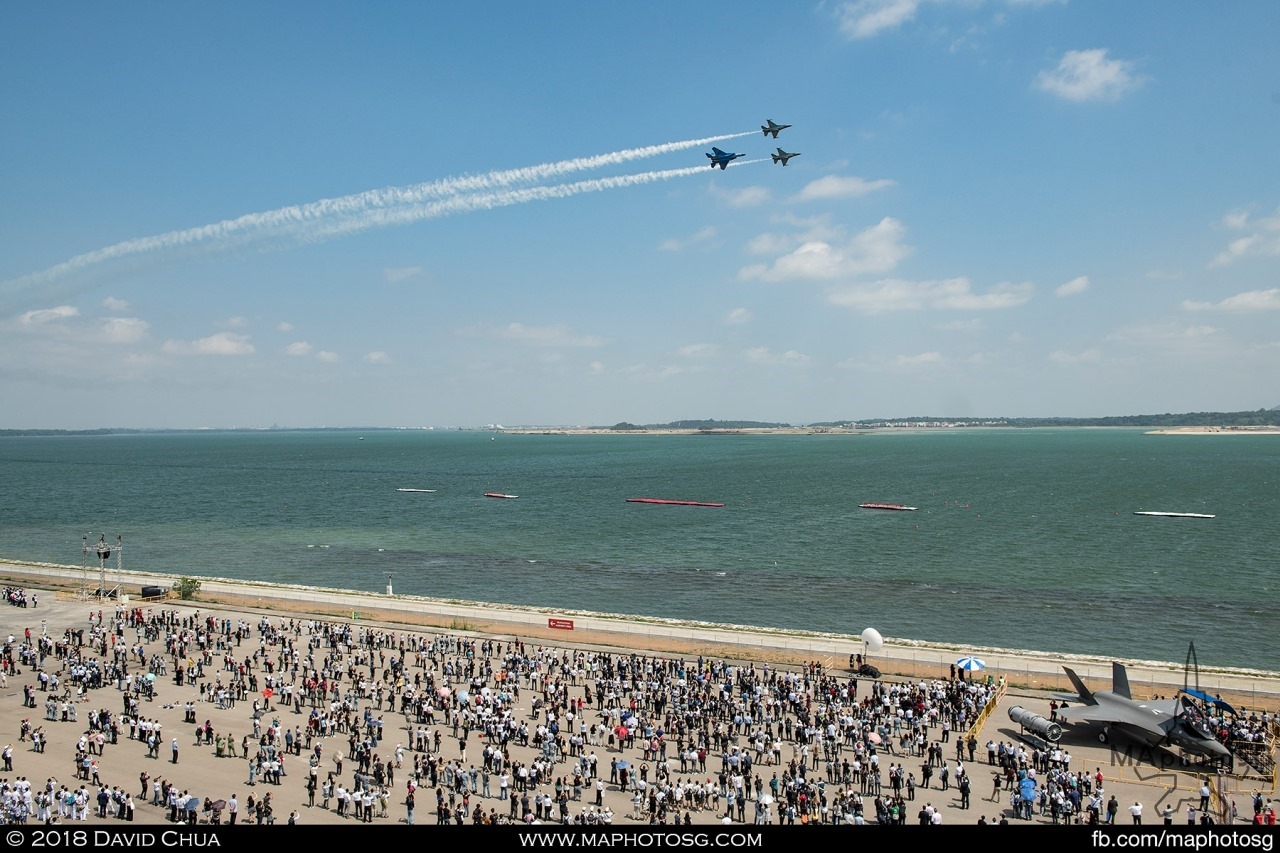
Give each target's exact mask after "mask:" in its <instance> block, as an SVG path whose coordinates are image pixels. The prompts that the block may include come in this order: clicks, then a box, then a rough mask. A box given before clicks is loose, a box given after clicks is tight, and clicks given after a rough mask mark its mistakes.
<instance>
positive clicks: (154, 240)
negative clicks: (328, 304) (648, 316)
mask: <svg viewBox="0 0 1280 853" xmlns="http://www.w3.org/2000/svg"><path fill="white" fill-rule="evenodd" d="M752 133H753V132H752V131H748V132H743V133H731V134H723V135H720V136H709V137H705V138H702V139H688V140H684V141H682V142H667V143H664V144H662V145H648V146H644V147H641V148H629V149H625V150H623V151H615V152H612V153H609V154H597V155H595V156H592V157H578V158H574V159H571V160H560V161H558V162H554V163H544V164H541V165H537V166H526V167H523V168H519V169H506V170H498V171H492V172H488V173H486V174H483V175H475V176H460V177H454V178H445V179H442V180H439V181H430V182H427V183H422V184H414V185H410V186H407V187H388V188H384V189H378V190H368V191H366V192H362V193H355V194H353V195H348V196H342V197H340V198H333V199H321V200H320V201H315V202H311V203H309V204H303V205H290V206H289V207H282V208H279V209H276V210H269V211H264V212H261V213H249V214H245V215H244V216H239V217H236V218H235V219H225V220H223V221H221V222H215V223H211V224H209V225H201V226H199V227H196V228H186V229H182V230H179V231H169V232H167V233H164V234H158V235H155V236H152V237H140V238H135V239H132V240H125V241H123V242H120V243H115V244H113V245H111V246H106V247H104V248H101V249H96V250H94V251H92V252H85V253H84V254H80V255H76V256H75V257H72V258H70V259H69V260H66V261H63V262H62V263H60V264H55V265H54V266H51V267H49V268H47V269H44V270H41V271H40V272H37V273H32V274H30V275H27V276H23V277H21V278H17V279H12V280H10V281H8V282H5V283H4V284H3V285H0V293H11V292H16V291H19V290H23V289H26V288H29V287H32V286H37V285H41V284H47V283H50V282H53V281H56V280H58V279H60V278H63V277H64V276H68V275H71V274H72V273H75V272H79V271H81V270H84V269H87V268H90V267H93V266H96V265H98V264H102V263H105V262H107V261H111V260H116V259H120V258H128V257H133V256H137V255H143V254H148V253H151V252H156V251H160V250H164V249H180V248H186V247H190V246H196V245H202V244H205V245H208V244H221V243H224V242H229V243H231V244H239V243H242V242H244V241H246V240H252V239H254V238H257V237H263V236H270V235H271V234H275V233H281V232H296V231H297V230H299V227H300V226H302V228H301V230H302V231H304V232H306V231H308V230H309V229H307V228H306V227H305V226H306V225H307V224H308V223H319V224H322V223H324V222H326V221H329V220H332V219H335V218H336V219H338V220H339V221H342V220H345V219H348V218H352V217H356V218H358V217H360V216H361V215H362V214H365V213H368V212H370V211H374V210H379V209H389V208H393V207H396V206H402V205H411V206H417V205H421V204H422V203H423V202H425V201H428V200H430V199H440V198H448V197H451V196H457V195H458V194H459V193H472V192H476V191H479V190H485V189H491V188H494V187H507V186H512V185H515V184H522V183H533V182H536V181H541V180H546V179H548V178H555V177H560V176H562V175H566V174H570V173H573V172H578V171H584V170H587V169H595V168H599V167H601V166H607V165H616V164H620V163H626V162H629V161H632V160H638V159H642V158H646V157H655V156H658V155H660V154H667V153H671V152H674V151H683V150H687V149H689V148H696V147H699V146H703V145H710V144H712V143H715V142H723V141H724V140H727V139H736V138H738V137H742V136H750V135H751V134H752ZM676 171H680V170H676ZM368 227H374V226H372V225H371V226H368ZM357 230H365V229H364V228H360V229H357ZM314 231H315V233H324V232H325V229H324V228H323V227H322V226H321V227H317V228H316V229H314ZM334 233H343V231H342V229H335V231H334Z"/></svg>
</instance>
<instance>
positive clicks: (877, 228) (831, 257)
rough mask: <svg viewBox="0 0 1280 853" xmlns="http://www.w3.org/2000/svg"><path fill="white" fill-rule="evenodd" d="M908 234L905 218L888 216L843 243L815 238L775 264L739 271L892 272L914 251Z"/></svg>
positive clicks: (749, 274) (822, 276) (785, 277)
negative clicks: (898, 218) (908, 243)
mask: <svg viewBox="0 0 1280 853" xmlns="http://www.w3.org/2000/svg"><path fill="white" fill-rule="evenodd" d="M905 234H906V228H905V227H904V226H903V224H902V223H901V222H899V221H898V220H896V219H894V218H892V217H885V218H884V219H882V220H880V222H879V223H878V224H876V225H873V226H872V227H870V228H867V229H865V230H864V231H860V232H859V233H858V234H857V235H855V236H854V238H853V239H852V240H850V241H848V242H847V243H846V244H844V245H843V246H838V245H832V244H831V243H828V242H826V241H823V240H811V241H809V242H807V243H805V244H804V245H802V246H800V247H799V248H798V249H796V250H795V251H794V252H791V253H790V254H787V255H783V256H782V257H780V258H778V259H777V260H776V261H774V263H773V266H772V267H770V266H766V265H764V264H757V265H753V266H749V267H746V268H744V269H742V270H741V271H740V272H739V273H738V275H739V277H741V278H744V279H752V278H759V279H762V280H764V281H795V280H810V281H826V280H831V279H837V278H849V277H853V276H858V275H864V274H866V273H882V272H888V271H889V270H891V269H893V268H894V267H896V266H897V265H898V263H899V262H900V261H901V260H902V259H903V258H905V257H906V256H907V255H908V254H910V253H911V248H910V247H909V246H907V245H905V244H904V243H903V242H902V241H903V237H904V236H905Z"/></svg>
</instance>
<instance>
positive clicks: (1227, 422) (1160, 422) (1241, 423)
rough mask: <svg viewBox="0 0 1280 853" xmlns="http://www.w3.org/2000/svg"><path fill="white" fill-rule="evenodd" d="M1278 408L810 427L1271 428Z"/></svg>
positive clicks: (917, 419) (896, 420)
mask: <svg viewBox="0 0 1280 853" xmlns="http://www.w3.org/2000/svg"><path fill="white" fill-rule="evenodd" d="M1277 412H1280V406H1277V407H1276V408H1273V409H1258V410H1257V411H1254V412H1184V413H1182V414H1171V413H1168V412H1166V413H1165V414H1162V415H1114V416H1111V417H1105V418H955V417H937V416H929V417H915V418H861V419H859V420H856V421H831V422H828V423H823V424H810V426H829V427H837V426H845V427H847V426H873V425H875V426H892V425H902V426H906V425H908V424H921V423H928V424H939V425H942V424H970V425H974V426H977V425H983V426H1009V427H1045V426H1059V427H1065V426H1092V427H1159V428H1165V427H1210V426H1229V427H1245V426H1273V425H1275V424H1277V423H1280V415H1278V414H1277Z"/></svg>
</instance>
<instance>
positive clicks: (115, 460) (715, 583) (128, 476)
mask: <svg viewBox="0 0 1280 853" xmlns="http://www.w3.org/2000/svg"><path fill="white" fill-rule="evenodd" d="M401 487H403V488H419V489H435V490H436V491H435V492H434V493H425V492H416V493H415V492H399V491H396V489H397V488H401ZM486 491H498V492H506V493H510V494H515V495H519V498H518V499H517V500H495V499H491V498H485V497H483V493H484V492H486ZM628 497H659V498H671V499H681V500H698V501H716V502H723V503H725V504H727V506H725V507H724V508H710V507H680V506H655V505H645V504H634V503H627V502H626V500H625V499H626V498H628ZM863 501H891V502H900V503H906V504H910V505H913V506H917V507H919V509H918V511H916V512H886V511H873V510H862V509H859V507H858V504H859V503H861V502H863ZM1135 510H1159V511H1175V512H1199V513H1211V514H1215V515H1216V516H1217V517H1216V518H1214V519H1179V518H1151V517H1143V516H1135V515H1134V514H1133V513H1134V511H1135ZM86 533H88V534H90V539H91V541H96V539H97V537H98V535H100V534H102V533H105V534H106V536H107V539H108V541H110V542H115V539H116V536H117V535H119V536H122V537H123V542H124V546H125V547H124V552H123V555H124V559H123V563H124V568H126V569H135V570H139V571H154V572H167V573H175V574H178V573H183V574H186V573H189V574H196V575H208V576H220V577H230V578H245V579H258V580H267V581H277V582H285V583H302V584H310V585H316V586H325V587H337V588H346V589H358V590H367V591H382V590H384V589H385V587H386V584H387V580H388V575H391V579H392V582H393V584H394V588H395V590H396V592H398V593H405V594H415V595H427V596H436V597H442V598H454V599H466V600H472V601H482V602H497V603H511V604H529V605H538V606H547V607H559V608H565V609H580V610H592V611H600V612H609V613H626V614H643V615H654V616H664V617H672V618H679V619H696V620H707V621H713V622H726V623H735V624H744V625H756V626H769V627H785V628H799V629H807V630H815V631H833V632H841V633H850V634H857V633H859V632H861V631H862V629H863V628H866V627H869V626H870V627H875V628H876V629H877V630H879V631H880V632H881V633H882V634H884V635H885V636H888V637H899V638H908V639H917V640H933V641H940V642H955V643H962V644H973V645H979V646H999V647H1005V648H1018V649H1043V650H1050V651H1064V652H1078V653H1089V654H1101V655H1117V656H1124V657H1133V658H1143V659H1156V660H1181V659H1182V657H1183V655H1184V653H1185V650H1186V647H1187V642H1188V640H1194V641H1195V643H1196V648H1197V651H1198V652H1199V657H1200V660H1201V661H1202V662H1203V663H1205V664H1208V665H1220V666H1242V667H1258V668H1264V669H1280V618H1278V617H1277V612H1276V606H1275V598H1276V593H1277V591H1278V590H1277V588H1278V586H1280V580H1278V578H1277V575H1278V570H1280V562H1278V560H1280V556H1278V555H1280V436H1153V435H1144V434H1143V433H1142V432H1141V431H1139V430H1124V429H1061V430H1049V429H1046V430H994V429H993V430H945V431H943V430H938V431H923V432H909V433H908V432H903V433H877V434H868V435H855V436H614V435H605V436H557V435H509V434H498V435H496V436H495V435H491V434H489V433H487V432H478V431H475V432H472V431H466V432H458V431H455V432H443V431H421V430H419V431H404V430H400V431H390V430H388V431H376V430H371V431H367V432H363V433H355V432H287V431H282V432H261V433H188V434H154V435H121V436H98V437H50V438H7V439H2V440H0V557H4V558H9V559H19V560H33V561H41V562H52V563H63V564H68V565H72V566H79V565H80V564H81V557H82V541H83V540H82V538H83V537H84V535H85V534H86ZM96 567H97V563H96V560H94V561H92V562H91V568H93V569H96Z"/></svg>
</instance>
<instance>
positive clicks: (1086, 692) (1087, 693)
mask: <svg viewBox="0 0 1280 853" xmlns="http://www.w3.org/2000/svg"><path fill="white" fill-rule="evenodd" d="M1063 669H1064V670H1066V672H1067V678H1069V679H1071V686H1072V687H1074V688H1075V689H1076V693H1078V694H1080V701H1081V702H1083V703H1084V704H1086V705H1097V704H1098V700H1097V699H1094V698H1093V691H1091V690H1090V689H1089V688H1088V687H1085V686H1084V682H1083V681H1081V680H1080V676H1078V675H1076V671H1075V670H1074V669H1072V668H1071V667H1069V666H1064V667H1063Z"/></svg>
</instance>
